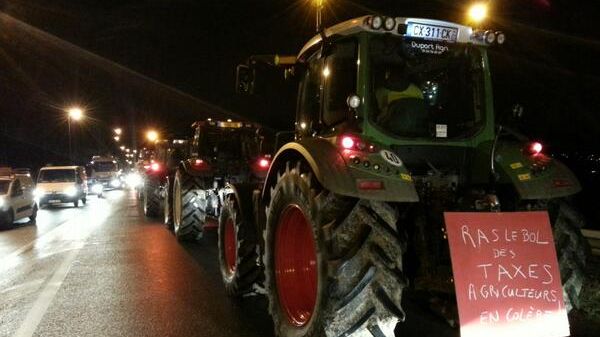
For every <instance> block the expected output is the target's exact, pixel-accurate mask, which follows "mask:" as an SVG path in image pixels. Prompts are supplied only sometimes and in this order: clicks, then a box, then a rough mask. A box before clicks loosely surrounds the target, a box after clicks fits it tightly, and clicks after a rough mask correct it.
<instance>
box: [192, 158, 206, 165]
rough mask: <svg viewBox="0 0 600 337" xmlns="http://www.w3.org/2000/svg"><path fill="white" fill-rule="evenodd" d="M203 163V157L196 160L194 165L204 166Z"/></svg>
mask: <svg viewBox="0 0 600 337" xmlns="http://www.w3.org/2000/svg"><path fill="white" fill-rule="evenodd" d="M202 165H204V160H202V159H196V160H194V166H202Z"/></svg>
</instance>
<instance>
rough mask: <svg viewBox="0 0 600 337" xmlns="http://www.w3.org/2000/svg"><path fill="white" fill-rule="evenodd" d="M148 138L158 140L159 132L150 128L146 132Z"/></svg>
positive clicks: (153, 140)
mask: <svg viewBox="0 0 600 337" xmlns="http://www.w3.org/2000/svg"><path fill="white" fill-rule="evenodd" d="M146 138H147V139H148V140H149V141H151V142H155V141H157V140H158V132H156V131H154V130H150V131H148V132H146Z"/></svg>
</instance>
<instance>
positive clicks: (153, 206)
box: [142, 178, 160, 218]
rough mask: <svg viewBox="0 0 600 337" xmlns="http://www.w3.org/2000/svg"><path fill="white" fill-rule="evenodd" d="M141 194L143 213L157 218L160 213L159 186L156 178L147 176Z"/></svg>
mask: <svg viewBox="0 0 600 337" xmlns="http://www.w3.org/2000/svg"><path fill="white" fill-rule="evenodd" d="M143 188H144V190H143V192H142V193H143V194H142V203H143V205H144V215H145V216H147V217H149V218H158V216H159V215H160V196H159V194H158V189H159V188H160V186H159V182H158V180H157V179H153V178H148V179H147V180H146V182H145V183H144V187H143Z"/></svg>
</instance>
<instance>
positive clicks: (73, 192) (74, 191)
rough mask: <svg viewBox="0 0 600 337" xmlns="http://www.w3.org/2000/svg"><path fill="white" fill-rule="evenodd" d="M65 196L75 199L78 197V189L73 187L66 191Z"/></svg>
mask: <svg viewBox="0 0 600 337" xmlns="http://www.w3.org/2000/svg"><path fill="white" fill-rule="evenodd" d="M65 194H66V195H67V196H69V197H74V196H76V195H77V188H75V187H73V186H71V187H69V188H67V189H66V190H65Z"/></svg>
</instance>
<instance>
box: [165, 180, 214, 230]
mask: <svg viewBox="0 0 600 337" xmlns="http://www.w3.org/2000/svg"><path fill="white" fill-rule="evenodd" d="M200 193H204V183H203V180H202V179H201V178H198V177H194V176H191V175H189V174H188V173H187V172H185V171H184V170H182V169H178V170H177V173H176V174H175V180H174V181H173V199H172V200H173V232H175V236H176V237H177V239H178V240H180V241H194V240H198V239H199V238H200V236H201V234H202V227H203V225H204V220H205V217H206V213H205V212H204V210H202V209H200V197H199V194H200Z"/></svg>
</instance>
